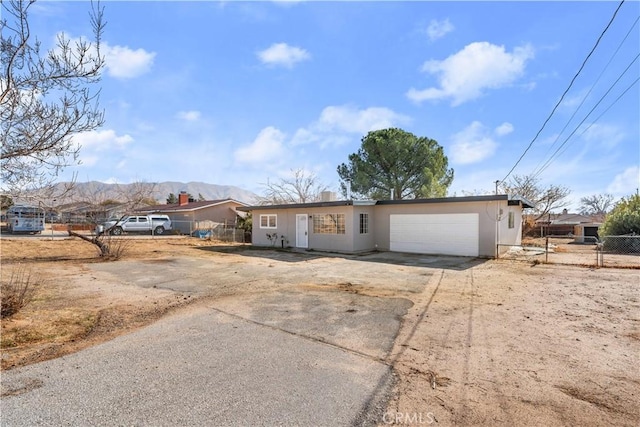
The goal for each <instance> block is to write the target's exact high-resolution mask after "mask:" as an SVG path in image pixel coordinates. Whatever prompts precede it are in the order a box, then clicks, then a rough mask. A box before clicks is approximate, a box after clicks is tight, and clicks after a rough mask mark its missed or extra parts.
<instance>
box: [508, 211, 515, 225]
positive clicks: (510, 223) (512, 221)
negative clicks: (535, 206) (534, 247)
mask: <svg viewBox="0 0 640 427" xmlns="http://www.w3.org/2000/svg"><path fill="white" fill-rule="evenodd" d="M514 227H515V215H514V214H513V212H509V228H514Z"/></svg>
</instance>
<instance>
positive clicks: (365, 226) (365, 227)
mask: <svg viewBox="0 0 640 427" xmlns="http://www.w3.org/2000/svg"><path fill="white" fill-rule="evenodd" d="M360 234H369V214H367V213H361V214H360Z"/></svg>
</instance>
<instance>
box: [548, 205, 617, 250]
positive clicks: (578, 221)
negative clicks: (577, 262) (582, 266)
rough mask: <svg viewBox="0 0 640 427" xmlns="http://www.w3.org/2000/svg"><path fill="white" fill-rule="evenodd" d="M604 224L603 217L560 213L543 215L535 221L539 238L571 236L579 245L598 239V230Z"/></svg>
mask: <svg viewBox="0 0 640 427" xmlns="http://www.w3.org/2000/svg"><path fill="white" fill-rule="evenodd" d="M603 222H604V215H582V214H577V213H569V212H568V211H567V209H564V210H563V211H562V213H558V214H554V213H552V214H549V215H545V216H543V217H542V218H539V219H538V220H537V221H536V228H537V229H539V230H540V236H541V237H544V236H573V237H574V240H575V241H576V242H579V243H584V242H593V241H595V239H597V238H598V230H599V228H600V226H601V225H602V224H603Z"/></svg>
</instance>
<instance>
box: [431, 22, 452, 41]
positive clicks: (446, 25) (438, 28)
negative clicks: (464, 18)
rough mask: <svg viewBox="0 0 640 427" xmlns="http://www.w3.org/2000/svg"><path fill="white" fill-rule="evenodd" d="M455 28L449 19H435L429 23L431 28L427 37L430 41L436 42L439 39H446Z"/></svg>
mask: <svg viewBox="0 0 640 427" xmlns="http://www.w3.org/2000/svg"><path fill="white" fill-rule="evenodd" d="M454 29H455V27H454V26H453V24H451V22H449V19H448V18H447V19H445V20H444V21H436V20H435V19H434V20H432V21H431V22H429V26H428V27H427V35H428V36H429V40H431V41H434V40H437V39H439V38H442V37H444V36H445V35H447V34H448V33H450V32H451V31H453V30H454Z"/></svg>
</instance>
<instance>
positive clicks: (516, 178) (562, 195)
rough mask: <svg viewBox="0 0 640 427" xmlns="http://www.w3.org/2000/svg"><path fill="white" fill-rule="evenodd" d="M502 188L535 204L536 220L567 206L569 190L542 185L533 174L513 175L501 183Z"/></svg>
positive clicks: (562, 187) (557, 186) (556, 186)
mask: <svg viewBox="0 0 640 427" xmlns="http://www.w3.org/2000/svg"><path fill="white" fill-rule="evenodd" d="M502 189H503V191H505V192H506V193H508V194H511V195H514V196H522V197H524V198H526V199H527V200H529V201H531V202H533V203H534V204H535V205H536V207H535V208H534V209H533V211H534V212H535V213H536V215H537V217H536V220H538V219H540V218H542V217H543V216H545V215H546V214H548V213H549V212H551V211H553V210H556V209H559V208H563V207H565V206H567V205H568V204H569V202H568V200H567V197H568V196H569V194H570V193H571V190H569V189H568V188H567V187H564V186H561V185H549V186H548V187H543V186H542V185H540V182H539V179H538V178H535V177H534V176H533V175H513V177H512V178H511V180H510V181H509V182H506V183H503V184H502Z"/></svg>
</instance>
